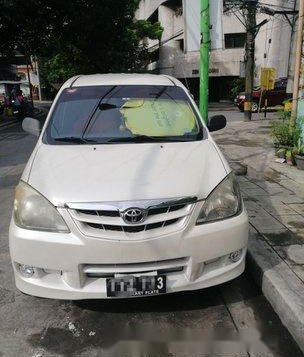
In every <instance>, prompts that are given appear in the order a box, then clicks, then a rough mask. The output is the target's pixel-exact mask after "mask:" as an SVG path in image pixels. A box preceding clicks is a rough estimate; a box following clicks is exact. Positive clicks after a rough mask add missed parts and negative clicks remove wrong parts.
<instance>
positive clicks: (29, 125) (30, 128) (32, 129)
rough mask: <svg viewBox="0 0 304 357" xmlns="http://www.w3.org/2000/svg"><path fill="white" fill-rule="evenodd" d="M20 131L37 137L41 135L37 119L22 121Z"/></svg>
mask: <svg viewBox="0 0 304 357" xmlns="http://www.w3.org/2000/svg"><path fill="white" fill-rule="evenodd" d="M22 129H23V130H24V131H26V132H27V133H29V134H32V135H35V136H39V135H40V133H41V123H40V121H39V120H38V119H34V118H29V117H27V118H24V119H23V122H22Z"/></svg>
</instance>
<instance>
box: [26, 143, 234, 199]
mask: <svg viewBox="0 0 304 357" xmlns="http://www.w3.org/2000/svg"><path fill="white" fill-rule="evenodd" d="M226 175H227V171H226V170H225V167H224V164H223V163H222V160H221V158H220V155H219V154H218V151H217V148H216V146H215V144H214V143H213V142H212V141H211V140H203V141H196V142H186V143H180V142H179V143H161V144H159V143H144V144H129V143H128V144H113V145H112V144H111V145H97V146H91V145H45V144H41V145H40V146H39V148H38V149H37V152H36V155H35V157H34V159H33V163H32V168H31V171H30V175H29V178H28V183H29V184H30V185H31V186H32V187H34V188H35V189H36V190H37V191H39V192H40V193H42V194H43V195H44V196H45V197H46V198H47V199H48V200H49V201H51V202H52V203H53V204H54V205H56V206H58V205H62V204H64V203H70V202H107V201H129V200H132V201H134V200H142V199H163V198H180V197H188V196H191V197H192V196H196V197H199V198H205V197H207V196H208V194H209V193H210V192H211V191H212V190H213V188H214V187H215V186H216V185H217V184H218V183H219V182H220V181H221V180H222V179H223V178H224V177H225V176H226Z"/></svg>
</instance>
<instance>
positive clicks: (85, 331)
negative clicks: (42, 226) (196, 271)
mask: <svg viewBox="0 0 304 357" xmlns="http://www.w3.org/2000/svg"><path fill="white" fill-rule="evenodd" d="M35 141H36V139H35V138H34V137H32V136H29V135H27V134H26V133H24V132H22V129H21V128H20V126H14V127H10V128H8V129H6V130H1V131H0V155H1V156H0V197H1V200H0V217H1V220H0V320H1V323H0V356H1V357H6V356H12V357H15V356H18V357H19V356H21V357H23V356H26V357H29V356H30V357H34V356H35V357H38V356H39V357H45V356H47V357H53V356H66V357H73V356H77V357H78V356H86V357H87V356H100V355H102V356H115V357H120V356H131V357H137V356H138V357H139V356H149V357H150V356H151V357H152V356H153V357H154V356H155V357H156V356H157V357H166V356H168V357H169V356H187V357H189V356H199V357H201V356H207V355H209V356H224V355H225V356H247V357H248V356H267V357H271V356H275V357H285V356H286V357H287V356H293V357H298V356H302V353H301V352H300V350H299V349H298V347H297V346H296V345H295V343H294V341H293V339H292V338H291V337H290V335H289V333H288V331H287V330H286V329H285V328H284V327H283V326H282V324H281V321H280V319H279V318H278V316H277V315H276V314H275V313H274V311H273V310H272V308H271V306H270V305H269V303H268V302H267V301H266V299H265V298H264V296H263V295H262V294H261V291H260V289H259V288H258V287H257V286H256V285H255V283H254V281H253V280H252V278H251V277H250V275H249V274H247V273H246V274H245V275H243V276H242V277H241V278H239V279H236V280H235V281H233V282H230V283H228V284H224V285H222V286H219V287H215V288H211V289H206V290H202V291H198V292H195V293H182V294H177V295H172V296H162V297H155V298H150V299H140V300H127V301H82V302H71V301H58V300H49V299H39V298H35V297H31V296H27V295H24V294H22V293H20V292H19V291H17V290H16V288H15V286H14V282H13V274H12V268H11V264H10V259H9V252H8V225H9V221H10V216H11V210H12V203H13V195H14V187H15V185H16V184H17V183H18V180H19V177H20V175H21V172H22V170H23V167H24V165H25V163H26V160H27V158H28V157H29V155H30V153H31V150H32V149H33V146H34V145H35ZM208 346H209V347H210V348H213V352H210V353H207V352H206V353H204V352H203V351H204V350H208V348H207V347H208ZM224 352H225V353H224Z"/></svg>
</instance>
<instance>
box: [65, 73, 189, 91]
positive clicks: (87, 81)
mask: <svg viewBox="0 0 304 357" xmlns="http://www.w3.org/2000/svg"><path fill="white" fill-rule="evenodd" d="M98 85H163V86H179V87H183V85H182V83H181V82H180V81H178V80H177V79H176V78H173V77H170V76H166V75H156V74H139V73H132V74H131V73H128V74H126V73H121V74H118V73H109V74H90V75H80V76H76V77H73V78H70V79H69V80H68V81H67V82H66V83H65V84H64V85H63V87H64V88H67V87H86V86H98Z"/></svg>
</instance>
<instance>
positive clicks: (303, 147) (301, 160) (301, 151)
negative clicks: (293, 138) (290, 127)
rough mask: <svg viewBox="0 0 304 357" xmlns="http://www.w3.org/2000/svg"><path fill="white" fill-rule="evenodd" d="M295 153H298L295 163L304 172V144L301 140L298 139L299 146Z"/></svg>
mask: <svg viewBox="0 0 304 357" xmlns="http://www.w3.org/2000/svg"><path fill="white" fill-rule="evenodd" d="M295 152H296V155H295V161H296V164H297V167H298V169H300V170H304V144H303V142H302V139H301V138H299V139H298V145H297V147H296V150H295Z"/></svg>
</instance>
